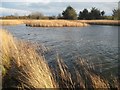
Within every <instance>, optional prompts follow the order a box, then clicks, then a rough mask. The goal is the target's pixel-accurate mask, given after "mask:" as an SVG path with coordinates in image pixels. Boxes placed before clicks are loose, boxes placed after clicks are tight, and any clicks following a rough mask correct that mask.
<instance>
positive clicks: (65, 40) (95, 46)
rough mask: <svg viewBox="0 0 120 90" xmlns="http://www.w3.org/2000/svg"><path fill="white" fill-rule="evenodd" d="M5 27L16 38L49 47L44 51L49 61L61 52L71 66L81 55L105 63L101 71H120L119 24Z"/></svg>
mask: <svg viewBox="0 0 120 90" xmlns="http://www.w3.org/2000/svg"><path fill="white" fill-rule="evenodd" d="M3 28H4V29H7V30H8V31H9V32H11V33H12V34H13V35H14V36H15V37H17V38H20V39H24V40H29V41H32V42H37V43H41V44H43V45H45V46H46V47H48V48H49V51H48V52H47V53H45V57H46V58H47V60H48V61H49V63H50V62H53V61H54V60H56V53H58V54H59V55H60V56H61V57H62V58H63V60H64V61H65V62H66V63H67V64H68V65H69V66H70V67H72V61H74V60H76V59H77V58H78V57H82V58H85V59H87V60H88V61H89V62H92V63H94V64H95V65H97V64H99V63H102V64H103V65H102V66H101V69H102V72H106V71H109V72H114V73H117V65H118V26H101V25H92V26H88V27H58V28H57V27H55V28H53V27H50V28H47V27H46V28H45V27H44V28H43V27H26V26H25V25H17V26H4V27H3ZM99 71H101V70H99Z"/></svg>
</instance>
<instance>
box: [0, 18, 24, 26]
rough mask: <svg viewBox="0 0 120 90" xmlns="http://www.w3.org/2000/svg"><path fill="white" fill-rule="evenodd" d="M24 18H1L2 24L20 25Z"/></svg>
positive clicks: (0, 23) (0, 22)
mask: <svg viewBox="0 0 120 90" xmlns="http://www.w3.org/2000/svg"><path fill="white" fill-rule="evenodd" d="M23 21H24V20H16V19H15V20H14V19H13V20H0V25H2V26H3V25H19V24H23Z"/></svg>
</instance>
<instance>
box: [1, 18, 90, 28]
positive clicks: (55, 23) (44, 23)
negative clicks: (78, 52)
mask: <svg viewBox="0 0 120 90" xmlns="http://www.w3.org/2000/svg"><path fill="white" fill-rule="evenodd" d="M18 24H26V26H31V27H81V26H88V24H86V23H83V22H82V23H81V22H73V21H68V20H1V21H0V25H18Z"/></svg>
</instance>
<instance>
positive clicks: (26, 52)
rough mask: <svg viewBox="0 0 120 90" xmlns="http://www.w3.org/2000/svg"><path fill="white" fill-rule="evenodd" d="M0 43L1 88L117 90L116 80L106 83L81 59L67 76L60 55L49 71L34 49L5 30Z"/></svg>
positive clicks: (1, 31) (66, 70)
mask: <svg viewBox="0 0 120 90" xmlns="http://www.w3.org/2000/svg"><path fill="white" fill-rule="evenodd" d="M0 41H1V43H0V46H1V49H0V54H1V57H0V58H1V59H0V60H2V61H1V62H2V63H1V67H2V82H3V85H2V86H3V88H10V87H12V88H19V89H25V88H28V89H31V88H34V89H35V88H58V89H60V88H61V89H62V88H86V89H87V88H91V89H96V88H98V89H99V88H103V89H106V90H107V89H109V88H119V82H118V79H117V77H115V78H113V77H111V79H112V81H109V80H107V79H106V78H104V77H103V76H101V75H100V74H97V73H96V72H95V71H94V68H95V66H91V65H89V63H87V61H86V60H84V59H82V58H79V59H78V60H75V66H74V72H70V71H69V69H68V67H67V65H66V64H65V63H64V62H63V60H62V58H60V57H59V55H57V56H56V63H55V64H56V66H57V67H56V68H52V67H50V66H49V65H48V63H47V62H46V60H45V58H44V55H41V53H40V52H37V51H36V50H37V49H38V47H37V46H36V45H33V44H31V43H30V42H25V41H21V40H17V39H16V38H13V36H12V35H11V34H10V33H9V32H7V31H6V30H0ZM40 48H42V47H40ZM41 50H42V49H41ZM77 67H78V68H77Z"/></svg>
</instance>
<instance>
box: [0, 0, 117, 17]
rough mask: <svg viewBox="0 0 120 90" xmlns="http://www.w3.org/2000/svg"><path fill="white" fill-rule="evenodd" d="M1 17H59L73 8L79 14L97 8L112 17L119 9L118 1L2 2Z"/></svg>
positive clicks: (17, 0) (7, 0) (33, 0)
mask: <svg viewBox="0 0 120 90" xmlns="http://www.w3.org/2000/svg"><path fill="white" fill-rule="evenodd" d="M0 1H1V2H2V3H1V4H0V16H6V15H15V14H18V15H28V14H30V13H32V12H36V11H38V12H41V13H43V14H44V15H50V16H52V15H58V14H59V13H62V11H63V10H65V9H66V7H67V6H69V5H70V6H72V7H73V8H74V9H75V10H76V12H77V14H79V12H80V11H82V10H83V9H84V8H87V9H88V10H90V9H91V8H92V7H96V8H98V9H100V10H101V11H102V10H104V11H105V12H106V13H105V14H106V15H112V10H113V9H116V8H117V7H118V0H109V1H108V0H106V1H105V0H57V1H55V0H45V1H44V0H0Z"/></svg>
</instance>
